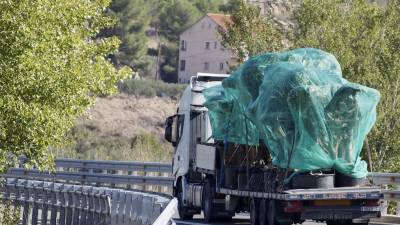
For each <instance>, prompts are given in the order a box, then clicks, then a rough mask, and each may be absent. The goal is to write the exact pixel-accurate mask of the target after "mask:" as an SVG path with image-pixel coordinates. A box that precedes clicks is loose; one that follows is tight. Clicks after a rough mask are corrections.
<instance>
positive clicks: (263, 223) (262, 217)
mask: <svg viewBox="0 0 400 225" xmlns="http://www.w3.org/2000/svg"><path fill="white" fill-rule="evenodd" d="M267 202H268V201H267V200H266V199H261V201H260V204H259V207H258V221H259V223H260V225H268V216H267Z"/></svg>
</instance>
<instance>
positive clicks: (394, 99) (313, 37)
mask: <svg viewBox="0 0 400 225" xmlns="http://www.w3.org/2000/svg"><path fill="white" fill-rule="evenodd" d="M295 17H296V19H297V21H298V25H299V29H298V33H297V34H296V35H295V40H294V43H295V46H296V47H316V48H320V49H322V50H325V51H328V52H331V53H332V54H334V55H335V56H336V57H337V59H338V60H339V62H340V64H341V66H342V69H343V74H344V75H345V77H346V78H347V79H349V80H351V81H353V82H358V83H362V84H365V85H367V86H371V87H373V88H376V89H378V90H379V91H380V93H381V95H382V97H381V103H380V105H379V108H378V120H377V124H376V125H375V128H374V130H373V131H372V133H371V134H370V135H369V137H368V138H369V146H367V147H369V148H370V149H371V151H372V153H373V154H372V157H373V159H372V161H373V166H374V168H373V169H375V170H397V171H400V164H399V163H398V162H399V153H400V148H399V144H400V136H399V134H400V133H399V131H400V120H399V119H398V118H400V101H399V100H400V99H399V97H400V90H399V85H400V76H399V74H400V30H399V28H398V25H399V24H400V2H399V1H390V3H389V5H387V6H386V7H380V6H378V5H376V4H369V3H367V2H366V1H364V0H346V1H345V0H332V1H323V0H304V1H303V2H302V4H301V6H300V8H299V10H298V11H297V12H296V15H295Z"/></svg>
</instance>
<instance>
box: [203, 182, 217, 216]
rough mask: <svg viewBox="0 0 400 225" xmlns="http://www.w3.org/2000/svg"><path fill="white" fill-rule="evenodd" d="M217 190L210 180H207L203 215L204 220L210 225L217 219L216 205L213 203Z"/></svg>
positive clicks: (204, 190) (204, 191) (204, 189)
mask: <svg viewBox="0 0 400 225" xmlns="http://www.w3.org/2000/svg"><path fill="white" fill-rule="evenodd" d="M214 196H215V190H214V188H213V185H212V184H211V181H210V180H207V181H206V183H205V184H204V188H203V207H202V208H203V213H204V220H205V221H206V222H207V223H209V222H212V221H213V220H214V219H215V214H214V211H215V205H214V203H213V200H214Z"/></svg>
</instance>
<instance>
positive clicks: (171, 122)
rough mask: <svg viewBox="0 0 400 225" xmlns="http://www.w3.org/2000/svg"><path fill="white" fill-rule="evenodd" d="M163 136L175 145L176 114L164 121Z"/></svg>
mask: <svg viewBox="0 0 400 225" xmlns="http://www.w3.org/2000/svg"><path fill="white" fill-rule="evenodd" d="M164 138H165V140H167V141H168V142H171V143H172V145H174V146H175V143H176V115H174V116H170V117H168V118H167V120H166V121H165V133H164Z"/></svg>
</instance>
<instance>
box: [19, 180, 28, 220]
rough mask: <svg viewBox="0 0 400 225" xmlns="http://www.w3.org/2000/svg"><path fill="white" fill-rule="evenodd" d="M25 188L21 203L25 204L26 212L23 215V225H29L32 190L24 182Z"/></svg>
mask: <svg viewBox="0 0 400 225" xmlns="http://www.w3.org/2000/svg"><path fill="white" fill-rule="evenodd" d="M23 187H24V195H23V197H22V196H21V201H23V202H24V206H23V207H24V211H23V213H22V225H28V222H29V194H30V191H29V190H30V189H28V187H27V181H25V182H24V184H23Z"/></svg>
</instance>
